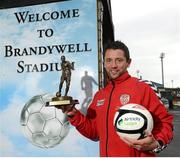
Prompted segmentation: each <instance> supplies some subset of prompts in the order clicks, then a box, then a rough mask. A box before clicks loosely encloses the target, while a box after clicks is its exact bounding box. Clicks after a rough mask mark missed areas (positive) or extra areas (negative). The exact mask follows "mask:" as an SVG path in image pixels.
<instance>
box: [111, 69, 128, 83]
mask: <svg viewBox="0 0 180 158" xmlns="http://www.w3.org/2000/svg"><path fill="white" fill-rule="evenodd" d="M130 77H131V76H130V75H129V73H128V71H126V72H124V73H123V74H122V75H120V76H119V77H117V78H116V79H113V80H110V83H111V84H116V83H117V84H119V83H122V82H123V81H125V80H127V79H128V78H130Z"/></svg>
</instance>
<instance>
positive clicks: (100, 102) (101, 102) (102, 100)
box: [96, 99, 105, 106]
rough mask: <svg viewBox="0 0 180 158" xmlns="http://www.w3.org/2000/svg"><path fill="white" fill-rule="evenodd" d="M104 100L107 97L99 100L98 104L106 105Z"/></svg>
mask: <svg viewBox="0 0 180 158" xmlns="http://www.w3.org/2000/svg"><path fill="white" fill-rule="evenodd" d="M104 101H105V99H101V100H98V101H97V105H96V106H101V105H104Z"/></svg>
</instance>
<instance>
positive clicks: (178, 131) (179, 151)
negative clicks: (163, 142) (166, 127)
mask: <svg viewBox="0 0 180 158" xmlns="http://www.w3.org/2000/svg"><path fill="white" fill-rule="evenodd" d="M169 113H171V114H172V115H173V116H174V138H173V140H172V142H171V143H170V144H169V145H168V146H167V148H165V149H164V150H163V151H161V152H160V153H159V154H157V156H158V157H180V107H175V108H174V109H170V110H169Z"/></svg>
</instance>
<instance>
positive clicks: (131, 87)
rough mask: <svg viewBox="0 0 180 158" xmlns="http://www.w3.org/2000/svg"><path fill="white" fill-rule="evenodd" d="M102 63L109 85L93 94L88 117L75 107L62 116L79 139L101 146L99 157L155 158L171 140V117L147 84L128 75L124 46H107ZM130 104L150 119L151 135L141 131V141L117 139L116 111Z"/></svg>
mask: <svg viewBox="0 0 180 158" xmlns="http://www.w3.org/2000/svg"><path fill="white" fill-rule="evenodd" d="M104 63H105V69H106V71H107V74H108V77H109V82H108V84H107V86H106V87H105V88H103V89H101V90H99V91H98V92H97V93H96V94H95V96H94V99H93V101H92V103H91V104H90V106H89V108H88V111H87V115H86V116H85V115H83V114H82V113H81V112H80V111H79V110H77V109H76V108H75V107H74V105H69V106H66V107H63V108H62V109H63V112H65V113H66V114H67V115H68V117H69V121H70V122H71V124H72V125H74V126H75V127H76V129H77V130H78V131H79V132H80V133H81V134H82V135H84V136H85V137H87V138H89V139H91V140H94V141H99V142H100V156H101V157H108V156H113V157H118V156H124V157H125V156H131V157H135V156H137V157H146V156H149V157H151V156H155V152H159V151H161V150H162V149H163V148H164V147H165V146H167V144H169V143H170V141H171V140H172V138H173V124H172V121H173V117H172V115H170V114H169V113H168V112H167V110H166V109H165V107H164V105H163V104H162V103H161V102H160V100H159V98H158V97H157V95H156V93H155V92H154V91H153V89H152V88H151V87H150V86H149V85H148V84H146V83H144V82H141V81H140V80H139V79H137V78H135V77H131V76H130V74H129V73H128V71H127V69H128V67H129V66H130V64H131V58H130V54H129V50H128V47H127V46H126V45H125V44H124V43H122V42H120V41H115V42H112V43H110V44H109V45H107V47H106V49H105V54H104ZM129 103H135V104H139V105H143V106H144V107H145V108H146V109H148V110H149V111H150V113H151V115H152V116H153V120H154V128H153V130H152V133H147V132H146V131H144V132H145V133H146V137H144V138H143V139H139V140H135V139H129V138H120V137H119V136H118V135H117V133H116V130H115V127H114V124H113V120H114V115H115V113H116V111H117V109H118V108H120V107H122V106H124V105H126V104H129Z"/></svg>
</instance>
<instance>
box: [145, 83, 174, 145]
mask: <svg viewBox="0 0 180 158" xmlns="http://www.w3.org/2000/svg"><path fill="white" fill-rule="evenodd" d="M143 102H144V103H143V104H144V105H145V106H146V107H147V109H148V110H149V111H150V112H151V114H152V117H153V120H154V128H153V131H152V134H153V135H154V137H155V138H156V139H157V140H161V141H162V142H163V144H164V145H167V144H169V143H170V142H171V140H172V139H173V116H172V115H171V114H169V113H168V111H167V110H166V108H165V106H164V105H163V104H162V102H161V101H160V100H159V98H158V96H157V95H156V93H155V92H154V91H153V89H151V87H150V86H149V85H146V86H145V91H144V99H143Z"/></svg>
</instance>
